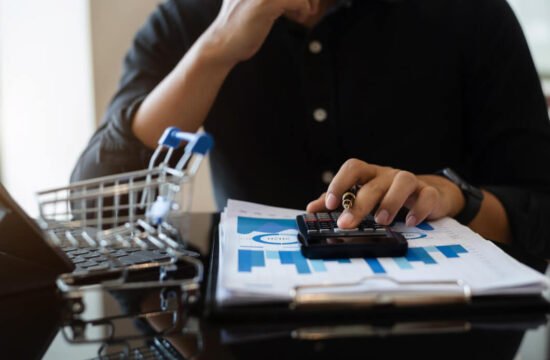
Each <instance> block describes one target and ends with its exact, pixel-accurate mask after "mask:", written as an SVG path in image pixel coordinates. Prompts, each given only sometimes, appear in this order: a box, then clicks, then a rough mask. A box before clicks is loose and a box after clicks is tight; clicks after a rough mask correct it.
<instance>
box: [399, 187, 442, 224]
mask: <svg viewBox="0 0 550 360" xmlns="http://www.w3.org/2000/svg"><path fill="white" fill-rule="evenodd" d="M440 201H441V200H440V194H439V191H437V189H436V188H434V187H433V186H426V187H424V188H422V189H421V190H420V192H419V193H418V195H417V198H416V202H415V203H414V205H413V206H412V208H411V209H410V210H409V213H408V214H407V217H406V220H405V222H406V225H407V226H416V225H418V224H420V223H421V222H422V221H424V220H426V219H427V218H428V216H430V214H431V213H432V212H433V211H434V209H435V208H436V207H437V206H438V204H439V202H440Z"/></svg>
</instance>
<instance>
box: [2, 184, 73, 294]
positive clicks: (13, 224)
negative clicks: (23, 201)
mask: <svg viewBox="0 0 550 360" xmlns="http://www.w3.org/2000/svg"><path fill="white" fill-rule="evenodd" d="M73 269H74V265H73V264H72V263H71V261H70V260H69V258H68V257H67V256H66V255H65V254H64V253H63V251H62V250H61V249H59V248H57V247H54V246H52V245H51V244H50V243H49V242H48V241H47V240H46V235H45V234H44V232H43V231H42V229H40V227H39V226H38V224H37V223H36V221H34V220H33V219H31V218H30V217H29V216H28V215H27V214H26V213H25V211H24V210H23V209H22V208H21V207H20V206H19V205H18V204H17V202H16V201H15V200H14V199H13V198H12V197H11V196H10V194H9V193H8V191H7V190H6V188H5V187H4V186H3V185H2V184H0V295H2V294H5V293H13V292H17V291H20V290H22V289H28V288H37V287H44V286H49V285H51V286H53V285H54V284H55V279H56V277H57V275H59V274H62V273H67V272H71V271H72V270H73Z"/></svg>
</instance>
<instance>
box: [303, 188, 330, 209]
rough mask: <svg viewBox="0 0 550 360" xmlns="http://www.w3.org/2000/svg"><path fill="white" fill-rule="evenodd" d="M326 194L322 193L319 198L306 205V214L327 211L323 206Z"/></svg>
mask: <svg viewBox="0 0 550 360" xmlns="http://www.w3.org/2000/svg"><path fill="white" fill-rule="evenodd" d="M326 194H327V193H322V194H321V196H319V198H318V199H316V200H313V201H312V202H310V203H309V204H307V207H306V211H307V212H308V213H315V212H321V211H327V208H326V206H325V196H326Z"/></svg>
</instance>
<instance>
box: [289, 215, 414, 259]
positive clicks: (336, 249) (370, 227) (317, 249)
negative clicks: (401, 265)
mask: <svg viewBox="0 0 550 360" xmlns="http://www.w3.org/2000/svg"><path fill="white" fill-rule="evenodd" d="M340 214H341V213H340V212H336V211H335V212H320V213H309V214H302V215H298V216H297V217H296V222H297V223H298V229H299V232H300V234H299V235H298V237H299V239H300V243H301V245H302V246H301V250H302V254H303V255H304V256H305V257H307V258H310V259H340V258H350V257H352V258H353V257H400V256H404V255H405V254H406V252H407V249H408V244H407V240H406V239H405V238H404V237H403V235H401V234H400V233H398V232H395V231H393V230H392V229H391V228H390V227H389V226H384V225H379V224H377V223H376V222H375V221H374V217H373V216H372V215H368V216H367V217H365V218H364V219H363V221H362V222H361V224H359V226H358V227H357V228H354V229H341V228H339V227H338V225H337V223H336V222H337V220H338V217H339V216H340Z"/></svg>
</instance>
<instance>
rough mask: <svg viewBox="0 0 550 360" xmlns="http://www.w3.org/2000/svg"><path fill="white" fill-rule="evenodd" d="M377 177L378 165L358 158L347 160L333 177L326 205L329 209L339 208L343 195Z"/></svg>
mask: <svg viewBox="0 0 550 360" xmlns="http://www.w3.org/2000/svg"><path fill="white" fill-rule="evenodd" d="M374 177H376V166H375V165H370V164H367V163H366V162H364V161H360V160H357V159H350V160H347V161H346V162H345V163H344V164H343V165H342V167H341V168H340V170H339V171H338V173H337V174H336V175H335V176H334V179H332V181H331V183H330V185H329V187H328V191H327V196H326V202H325V206H326V207H327V209H329V210H334V209H336V208H338V207H339V206H340V204H341V201H342V200H341V198H342V195H343V194H344V193H345V192H346V191H348V190H349V189H351V188H352V187H353V186H355V185H362V184H365V183H367V182H368V181H369V180H371V179H373V178H374Z"/></svg>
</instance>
